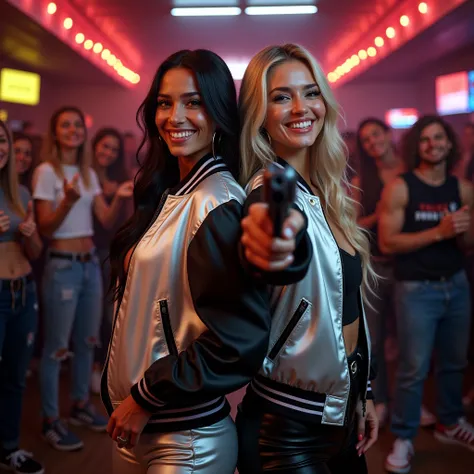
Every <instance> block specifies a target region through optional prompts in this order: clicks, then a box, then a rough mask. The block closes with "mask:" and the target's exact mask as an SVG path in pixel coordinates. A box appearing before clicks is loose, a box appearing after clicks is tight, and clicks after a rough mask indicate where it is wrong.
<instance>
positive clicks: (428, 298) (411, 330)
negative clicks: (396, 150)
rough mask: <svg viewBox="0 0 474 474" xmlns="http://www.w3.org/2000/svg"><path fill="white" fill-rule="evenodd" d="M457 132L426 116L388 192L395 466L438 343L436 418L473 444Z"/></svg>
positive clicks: (405, 455)
mask: <svg viewBox="0 0 474 474" xmlns="http://www.w3.org/2000/svg"><path fill="white" fill-rule="evenodd" d="M457 157H458V150H457V144H456V137H455V135H454V133H453V132H452V130H451V128H450V127H449V126H448V125H447V124H445V123H444V122H443V121H442V120H441V119H440V118H439V117H423V118H421V119H420V120H419V121H418V122H417V123H416V124H415V125H414V126H413V127H412V129H411V130H410V131H409V132H408V134H407V136H406V142H405V149H404V158H405V159H406V161H407V164H408V169H411V170H413V171H411V172H409V173H406V174H404V175H403V176H401V177H400V178H398V179H397V180H396V181H394V182H393V183H392V184H391V185H390V186H389V187H388V188H387V189H386V190H385V191H384V193H383V196H382V210H381V216H380V220H379V244H380V247H381V249H382V251H384V252H385V253H389V254H392V255H394V260H395V278H396V285H395V298H396V305H397V307H396V313H397V330H398V341H399V346H400V355H399V365H398V373H397V383H396V390H395V400H394V402H395V403H394V412H393V417H392V432H393V433H394V434H395V436H396V437H397V439H396V441H395V444H394V446H393V450H392V452H391V453H390V454H389V456H388V457H387V460H386V465H385V467H386V469H387V470H388V471H389V472H394V473H406V472H408V471H409V470H410V458H411V457H412V455H413V453H414V450H413V444H412V439H413V438H414V437H415V436H416V433H417V430H418V427H419V420H420V409H421V401H422V395H423V393H422V392H423V382H424V380H425V378H426V376H427V374H428V370H429V366H430V361H431V356H432V352H433V349H435V350H436V355H437V357H436V362H437V371H436V373H437V389H438V394H437V395H438V396H437V401H438V406H437V411H436V413H437V416H438V424H437V426H436V431H435V437H436V438H437V439H438V440H439V441H442V442H446V443H450V444H459V445H461V446H464V447H467V448H469V449H474V427H473V426H472V425H470V424H469V423H467V421H465V419H464V418H463V415H464V414H463V407H462V382H463V370H464V368H465V366H466V359H467V346H468V336H469V323H470V321H469V320H470V296H469V286H468V281H467V278H466V274H465V272H464V270H463V254H462V250H461V247H460V246H464V245H472V244H473V240H474V238H473V236H474V232H473V230H474V229H473V225H471V209H472V206H473V201H474V190H473V187H472V185H471V184H470V183H468V182H467V181H459V180H458V179H457V178H455V177H454V176H452V175H450V172H451V170H452V168H453V166H454V165H455V161H456V159H457Z"/></svg>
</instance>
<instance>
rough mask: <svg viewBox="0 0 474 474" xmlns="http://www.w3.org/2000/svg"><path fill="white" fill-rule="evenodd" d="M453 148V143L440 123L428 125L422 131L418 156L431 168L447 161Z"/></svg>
mask: <svg viewBox="0 0 474 474" xmlns="http://www.w3.org/2000/svg"><path fill="white" fill-rule="evenodd" d="M451 148H452V143H451V142H450V141H449V138H448V135H447V134H446V131H445V129H444V127H443V126H442V125H441V124H440V123H432V124H431V125H427V126H426V127H425V128H424V129H423V130H422V131H421V135H420V141H419V143H418V154H419V156H420V160H421V161H422V162H423V163H425V164H429V165H431V166H435V165H439V164H441V163H442V162H443V161H446V159H447V157H448V155H449V152H450V151H451Z"/></svg>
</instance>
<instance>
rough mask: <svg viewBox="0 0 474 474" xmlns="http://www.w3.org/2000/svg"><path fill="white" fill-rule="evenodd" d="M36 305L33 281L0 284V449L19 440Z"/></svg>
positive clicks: (8, 446)
mask: <svg viewBox="0 0 474 474" xmlns="http://www.w3.org/2000/svg"><path fill="white" fill-rule="evenodd" d="M37 312H38V303H37V299H36V286H35V283H34V282H33V281H30V282H26V279H23V282H22V283H21V284H20V283H19V284H18V285H17V284H15V285H10V283H9V282H8V281H6V280H0V355H1V360H0V447H3V448H4V449H14V448H17V447H18V442H19V439H20V421H21V408H22V401H23V391H24V389H25V381H26V371H27V369H28V364H29V362H30V359H31V355H32V353H33V348H34V341H35V334H36V325H37V317H38V316H37Z"/></svg>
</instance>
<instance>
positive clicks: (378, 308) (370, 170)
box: [352, 117, 404, 426]
mask: <svg viewBox="0 0 474 474" xmlns="http://www.w3.org/2000/svg"><path fill="white" fill-rule="evenodd" d="M357 149H358V155H359V175H358V176H355V177H354V178H353V180H352V184H353V186H354V188H353V194H354V198H355V199H356V201H357V202H358V203H359V204H360V206H358V207H357V210H358V213H359V215H358V219H357V223H358V224H359V226H361V227H363V228H365V229H367V230H369V231H370V254H371V262H372V266H373V268H374V271H375V272H376V273H377V274H378V275H379V276H381V277H382V278H381V279H380V281H379V284H378V286H377V287H376V289H374V293H368V294H367V297H368V301H369V303H370V304H368V305H367V306H366V315H367V322H368V325H369V329H370V335H371V343H372V356H373V365H374V368H375V369H376V372H377V378H376V380H374V383H373V394H374V401H375V409H376V411H377V417H378V419H379V423H380V426H383V425H384V423H385V422H386V421H387V418H388V401H389V393H388V380H387V367H386V356H385V341H386V340H387V326H388V322H389V320H390V318H391V319H392V320H393V319H394V318H395V315H394V309H393V286H394V279H393V264H392V258H391V257H389V256H387V255H384V254H383V253H382V252H381V250H380V248H379V246H378V243H377V222H378V212H379V202H380V198H381V195H382V190H383V188H384V186H385V185H386V184H387V183H389V182H390V181H393V179H395V178H396V177H397V176H398V175H399V174H401V173H403V171H404V164H403V162H402V160H401V159H400V157H399V156H398V154H397V152H396V150H395V147H394V145H393V141H392V130H391V129H390V127H389V126H388V125H387V124H386V123H385V122H383V121H382V120H380V119H377V118H373V117H370V118H367V119H365V120H363V121H362V122H361V123H360V124H359V128H358V130H357Z"/></svg>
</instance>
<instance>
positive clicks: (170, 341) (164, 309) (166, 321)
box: [158, 300, 178, 357]
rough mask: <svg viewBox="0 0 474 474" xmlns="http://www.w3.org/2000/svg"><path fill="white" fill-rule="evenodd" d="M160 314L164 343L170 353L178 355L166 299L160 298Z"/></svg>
mask: <svg viewBox="0 0 474 474" xmlns="http://www.w3.org/2000/svg"><path fill="white" fill-rule="evenodd" d="M158 303H159V305H160V315H161V324H162V326H163V332H164V335H165V340H166V345H167V346H168V352H169V353H170V355H173V356H176V357H177V356H178V348H177V347H176V341H175V340H174V336H173V329H172V327H171V318H170V312H169V309H168V301H167V300H160V301H159V302H158Z"/></svg>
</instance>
